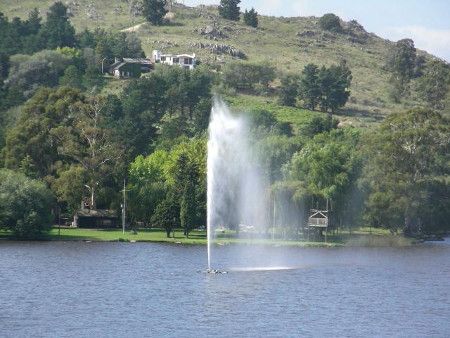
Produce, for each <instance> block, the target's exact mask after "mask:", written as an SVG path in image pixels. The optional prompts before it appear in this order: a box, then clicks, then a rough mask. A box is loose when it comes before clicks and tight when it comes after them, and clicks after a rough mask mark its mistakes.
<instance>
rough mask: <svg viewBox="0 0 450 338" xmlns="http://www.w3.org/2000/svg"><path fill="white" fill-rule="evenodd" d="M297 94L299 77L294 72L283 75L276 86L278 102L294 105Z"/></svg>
mask: <svg viewBox="0 0 450 338" xmlns="http://www.w3.org/2000/svg"><path fill="white" fill-rule="evenodd" d="M298 95H299V77H298V76H297V75H294V74H289V75H284V76H283V77H282V78H281V84H280V87H279V88H278V96H279V99H278V104H280V105H282V106H288V107H295V104H296V103H297V97H298Z"/></svg>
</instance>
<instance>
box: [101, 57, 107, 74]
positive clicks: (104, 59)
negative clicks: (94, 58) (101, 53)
mask: <svg viewBox="0 0 450 338" xmlns="http://www.w3.org/2000/svg"><path fill="white" fill-rule="evenodd" d="M106 59H107V58H103V59H102V75H103V74H105V72H104V71H103V62H104V61H105V60H106Z"/></svg>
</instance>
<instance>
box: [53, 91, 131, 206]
mask: <svg viewBox="0 0 450 338" xmlns="http://www.w3.org/2000/svg"><path fill="white" fill-rule="evenodd" d="M106 107H107V105H106V98H105V97H104V96H100V95H98V96H93V97H90V98H87V99H86V100H83V101H79V102H76V103H74V104H73V105H71V106H70V107H69V111H70V116H71V118H72V121H73V122H72V124H71V125H69V126H60V127H58V128H56V129H55V130H53V131H52V134H53V135H54V136H55V138H56V139H57V140H58V153H59V154H60V155H61V156H63V158H64V160H65V161H66V162H68V163H75V164H78V165H79V166H80V167H81V168H82V169H83V170H84V176H85V177H86V183H85V187H86V188H87V190H88V193H89V194H88V196H89V200H90V205H91V208H92V209H96V206H97V193H98V189H100V188H101V187H102V184H103V182H105V181H106V179H107V178H108V177H110V176H112V175H114V174H115V173H116V172H117V170H120V169H121V168H120V166H121V159H122V156H123V152H124V148H123V146H122V145H121V144H120V143H117V142H114V141H113V140H112V138H111V137H110V134H111V132H112V131H111V130H108V129H105V128H103V123H104V120H105V119H107V118H108V114H107V113H106V112H105V108H106Z"/></svg>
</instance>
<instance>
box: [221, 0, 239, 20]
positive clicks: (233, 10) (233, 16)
mask: <svg viewBox="0 0 450 338" xmlns="http://www.w3.org/2000/svg"><path fill="white" fill-rule="evenodd" d="M240 2H241V0H220V5H219V15H220V16H221V17H222V18H224V19H228V20H233V21H239V10H240V8H239V6H238V5H239V3H240Z"/></svg>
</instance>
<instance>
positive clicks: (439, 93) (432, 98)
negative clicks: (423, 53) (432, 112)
mask: <svg viewBox="0 0 450 338" xmlns="http://www.w3.org/2000/svg"><path fill="white" fill-rule="evenodd" d="M419 83H420V85H419V93H420V95H421V96H422V98H423V99H424V100H425V101H426V102H427V103H428V105H429V106H431V107H432V108H436V109H442V108H443V103H442V101H443V100H444V99H445V97H446V95H447V93H448V88H449V85H450V67H449V66H448V65H447V64H445V63H443V62H441V61H431V62H430V64H428V65H427V68H426V69H425V72H424V74H423V77H422V78H421V79H420V81H419Z"/></svg>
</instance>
